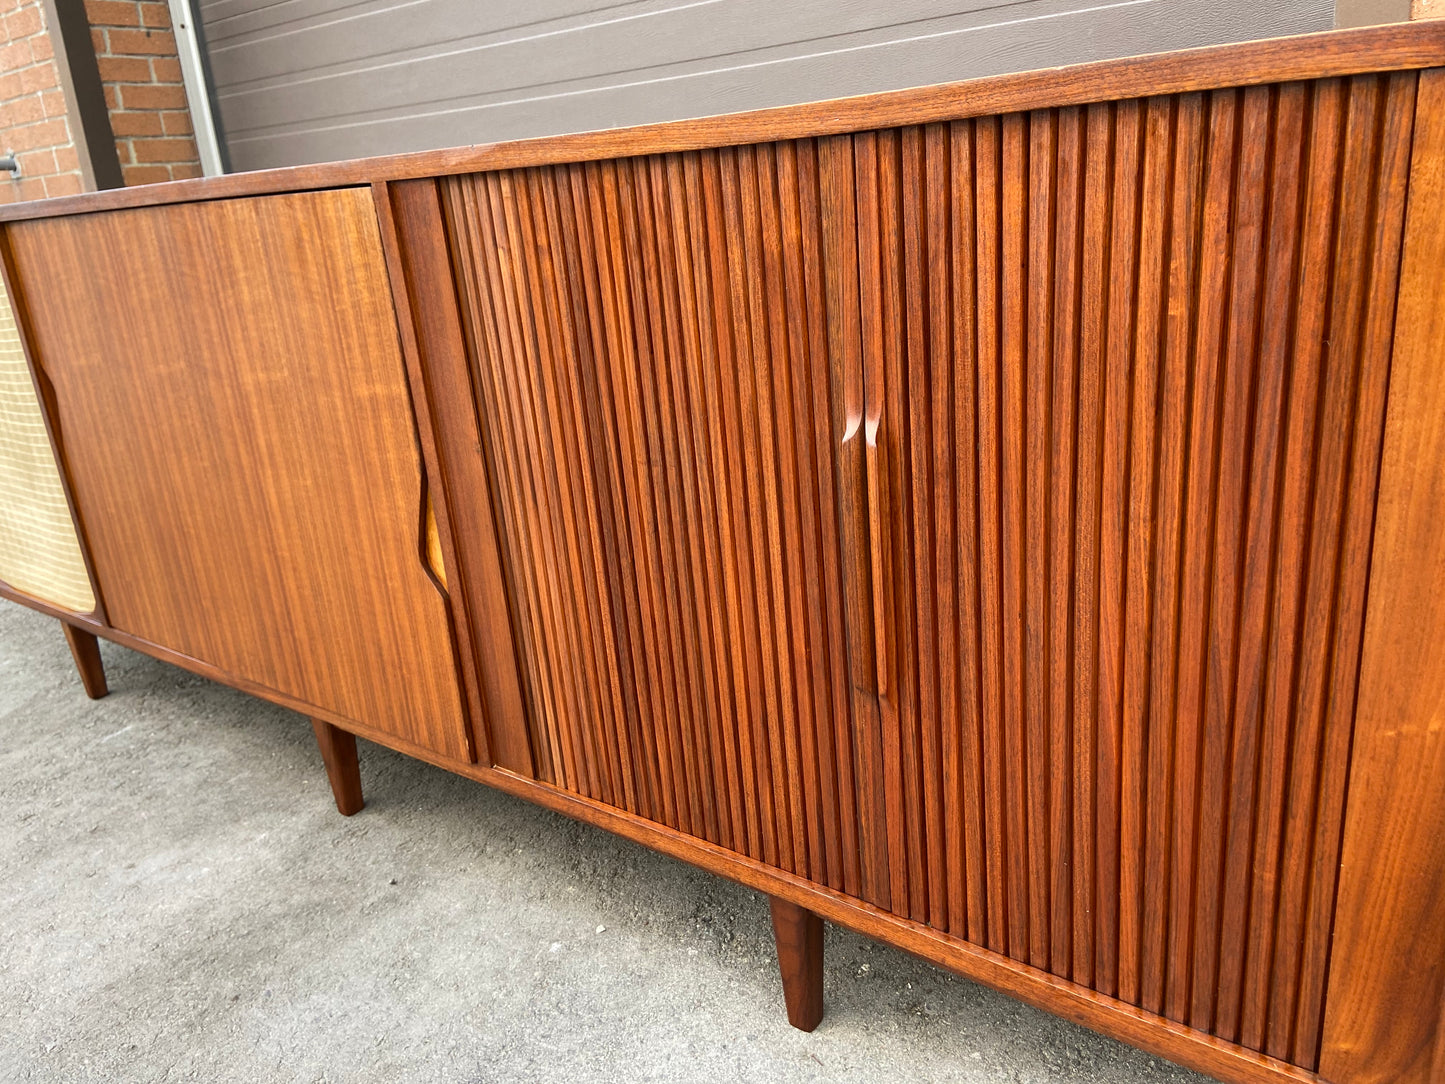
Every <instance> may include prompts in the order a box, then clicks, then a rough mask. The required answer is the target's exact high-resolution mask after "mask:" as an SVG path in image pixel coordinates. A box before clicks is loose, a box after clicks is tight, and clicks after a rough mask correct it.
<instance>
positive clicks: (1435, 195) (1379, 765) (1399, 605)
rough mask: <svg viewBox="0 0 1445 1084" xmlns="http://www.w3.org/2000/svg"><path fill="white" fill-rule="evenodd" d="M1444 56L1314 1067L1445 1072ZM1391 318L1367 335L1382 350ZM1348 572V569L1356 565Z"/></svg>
mask: <svg viewBox="0 0 1445 1084" xmlns="http://www.w3.org/2000/svg"><path fill="white" fill-rule="evenodd" d="M1442 208H1445V69H1435V70H1433V71H1430V72H1426V73H1424V74H1422V75H1421V77H1420V110H1419V112H1418V114H1417V122H1416V128H1415V139H1414V150H1413V154H1412V159H1411V163H1410V207H1409V212H1408V215H1407V219H1406V230H1405V246H1404V262H1403V265H1402V267H1401V271H1400V307H1399V311H1398V312H1397V313H1396V315H1395V326H1394V361H1393V365H1392V370H1391V376H1390V402H1389V413H1388V417H1387V421H1386V424H1385V450H1384V462H1383V464H1382V466H1381V475H1380V503H1379V511H1378V514H1377V519H1376V523H1375V537H1374V554H1373V557H1372V558H1371V560H1372V563H1373V566H1374V569H1375V571H1374V572H1373V574H1372V575H1371V577H1370V604H1369V615H1368V619H1367V622H1366V625H1365V635H1364V655H1363V659H1362V668H1363V669H1362V677H1361V680H1360V691H1359V706H1358V708H1357V712H1356V717H1355V740H1354V756H1353V763H1352V765H1351V768H1350V789H1349V806H1348V816H1347V818H1346V821H1345V840H1344V854H1343V857H1342V866H1341V871H1340V894H1339V906H1338V909H1337V910H1336V915H1335V935H1334V943H1333V950H1332V952H1331V955H1330V978H1329V990H1330V1000H1329V1008H1328V1012H1327V1014H1326V1017H1325V1035H1324V1052H1323V1054H1322V1056H1321V1059H1320V1070H1321V1073H1322V1075H1324V1076H1325V1077H1326V1078H1328V1079H1331V1080H1337V1081H1349V1082H1351V1084H1355V1082H1361V1084H1363V1082H1366V1081H1368V1082H1376V1081H1378V1082H1381V1084H1383V1082H1385V1081H1390V1082H1392V1084H1396V1082H1398V1084H1437V1082H1439V1081H1440V1080H1442V1079H1445V1060H1442V1054H1445V1052H1442V1049H1441V1047H1442V1043H1445V1028H1442V1021H1441V1008H1442V1003H1445V888H1442V886H1445V535H1442V533H1441V531H1440V521H1441V516H1442V514H1445V380H1442V379H1441V367H1440V363H1441V358H1442V356H1445V305H1442V297H1445V215H1442V213H1441V211H1442ZM1388 332H1389V327H1388V324H1385V323H1372V324H1371V325H1370V326H1368V327H1367V328H1366V329H1365V335H1366V336H1367V337H1368V338H1370V339H1371V340H1374V341H1375V342H1378V343H1379V344H1380V348H1381V349H1383V348H1385V347H1386V345H1387V344H1388V341H1389V340H1388ZM1358 574H1359V573H1357V575H1358Z"/></svg>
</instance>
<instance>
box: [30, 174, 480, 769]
mask: <svg viewBox="0 0 1445 1084" xmlns="http://www.w3.org/2000/svg"><path fill="white" fill-rule="evenodd" d="M6 232H7V236H8V241H9V245H10V249H11V253H12V255H13V261H14V270H15V281H16V284H17V294H18V295H19V300H20V306H21V307H22V308H23V310H24V313H25V317H26V325H27V330H28V333H29V337H30V345H31V348H32V352H33V355H34V361H35V364H36V367H37V369H38V370H40V371H41V372H42V373H43V376H44V379H45V380H47V381H48V383H49V385H50V386H51V387H52V388H53V391H54V415H55V420H56V422H57V431H58V438H59V444H60V449H61V454H62V457H63V460H64V463H65V466H66V468H67V472H68V476H69V479H70V482H71V487H72V492H73V495H74V498H75V502H76V505H77V507H78V510H79V512H80V515H81V517H82V519H83V521H84V522H85V523H86V525H87V541H88V543H89V546H90V552H91V557H92V560H93V563H94V567H95V572H96V578H97V581H98V583H99V585H100V590H101V592H102V594H103V597H104V599H105V604H106V614H107V617H108V619H109V622H110V624H111V625H113V626H114V627H115V628H116V629H118V630H120V631H121V632H124V633H128V634H130V635H132V636H135V637H139V638H140V639H142V640H145V641H148V642H150V643H152V644H156V645H160V646H161V647H164V648H167V649H169V650H171V651H175V652H178V653H180V654H182V655H185V656H189V657H190V658H193V659H196V660H199V661H201V662H203V663H206V664H208V665H210V666H213V667H216V668H218V669H219V670H221V671H222V672H223V673H224V674H226V675H227V676H228V677H229V678H230V679H232V680H235V681H237V682H239V683H241V684H242V685H243V687H244V686H245V685H246V684H250V685H253V686H257V687H260V688H261V689H264V690H269V691H271V692H275V693H279V694H282V696H283V697H284V698H286V702H288V703H293V704H294V705H295V706H297V707H299V708H302V709H303V710H306V709H312V710H315V711H316V712H317V713H318V714H321V715H323V716H325V717H327V718H328V719H331V720H334V721H337V722H341V723H342V724H343V725H345V724H346V723H348V722H349V723H354V724H359V726H361V727H363V728H374V729H375V730H377V731H380V732H383V733H385V734H388V735H393V736H395V737H396V738H399V739H401V740H403V741H405V742H408V743H411V744H413V745H416V746H421V747H424V748H426V749H430V750H433V751H434V752H436V753H439V754H442V755H444V756H448V757H452V758H456V759H462V760H466V759H469V758H470V737H469V735H468V732H467V724H466V720H465V718H464V717H463V710H462V704H461V697H460V693H459V691H458V683H457V669H456V662H455V659H454V653H453V645H452V639H451V627H450V624H449V620H448V613H447V599H446V597H445V594H444V589H443V587H442V585H441V584H440V583H439V582H438V581H437V578H436V576H435V574H434V573H433V571H432V570H431V569H430V568H429V567H428V565H427V562H426V559H425V556H424V552H425V542H424V534H425V528H424V514H423V510H424V503H425V499H426V491H425V484H424V480H423V473H422V465H421V459H420V454H419V451H418V446H417V431H416V423H415V420H414V418H413V414H412V408H411V403H410V399H409V393H408V389H407V380H406V371H405V368H404V366H403V363H402V354H401V349H400V346H399V339H398V331H397V323H396V318H395V315H394V312H393V309H392V298H391V293H390V290H389V287H388V283H387V278H386V271H385V265H384V262H383V259H382V248H381V241H380V234H379V230H378V225H377V218H376V213H375V210H374V209H373V203H372V197H371V194H370V192H369V191H368V190H366V189H351V190H334V191H322V192H311V193H304V194H297V195H279V196H267V197H257V198H247V199H232V200H219V201H213V202H199V203H181V204H172V205H163V206H156V207H149V208H142V209H136V210H121V211H113V212H102V213H95V214H84V215H72V216H67V217H59V218H53V219H44V220H37V221H29V222H18V223H14V224H11V225H9V226H8V227H6Z"/></svg>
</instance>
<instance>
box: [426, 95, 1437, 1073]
mask: <svg viewBox="0 0 1445 1084" xmlns="http://www.w3.org/2000/svg"><path fill="white" fill-rule="evenodd" d="M1415 82H1416V76H1415V75H1414V73H1402V74H1396V75H1366V76H1355V77H1352V78H1349V79H1345V80H1322V81H1316V82H1309V83H1302V82H1296V83H1284V84H1269V85H1259V86H1254V87H1250V88H1247V89H1244V90H1239V89H1222V90H1216V91H1211V92H1207V93H1190V94H1186V95H1170V96H1156V97H1152V98H1148V99H1138V100H1126V101H1119V102H1115V103H1103V104H1095V105H1090V106H1088V107H1086V108H1075V107H1065V108H1061V109H1037V110H1033V111H1031V112H1030V113H1027V114H1024V113H1011V114H1007V115H1004V116H1002V117H989V118H980V119H978V120H972V121H958V122H954V123H951V124H948V125H943V124H937V125H928V126H924V127H908V128H903V129H890V130H883V131H879V132H869V133H862V134H859V135H856V136H851V137H834V138H831V139H828V140H822V141H811V140H802V141H797V142H780V143H771V144H760V145H757V146H749V147H743V148H738V149H723V150H719V151H716V152H711V151H707V152H701V153H696V154H694V153H687V154H681V155H665V156H654V157H646V158H635V159H627V160H621V161H616V162H613V161H607V162H602V163H597V164H588V165H579V166H567V167H542V168H539V169H532V170H521V171H511V172H503V173H489V174H478V175H476V176H474V177H468V178H459V179H456V180H453V181H446V182H444V183H443V192H444V194H445V201H446V206H447V214H448V216H449V219H450V221H451V224H452V225H451V228H452V230H453V234H454V250H453V251H454V258H455V261H456V269H457V275H458V278H459V281H461V282H462V284H463V286H462V292H461V297H462V304H463V309H464V311H466V312H467V313H468V320H469V326H470V327H471V329H472V333H471V339H470V348H471V350H472V352H473V354H474V357H475V358H476V364H477V365H478V367H479V369H481V370H483V371H485V372H487V373H488V374H489V377H488V381H487V382H486V383H482V382H479V384H478V386H479V387H481V388H482V393H481V398H482V400H483V405H484V411H483V414H484V426H485V427H486V428H488V429H489V431H490V432H492V434H493V436H492V444H491V448H492V454H493V455H494V456H496V457H497V463H496V470H497V474H498V477H499V479H501V481H500V483H499V495H500V501H499V505H500V509H501V510H500V513H499V530H500V533H501V535H502V540H503V544H502V550H503V553H504V555H505V560H504V564H505V566H506V575H507V578H508V582H509V583H510V584H511V585H512V591H513V593H514V596H515V597H516V598H517V599H518V600H520V601H519V606H525V607H526V609H525V611H524V612H522V613H521V615H520V624H521V626H522V627H525V628H528V629H530V630H531V632H530V639H529V640H528V641H527V643H526V646H525V647H524V648H523V649H522V650H521V656H522V665H523V670H524V674H525V684H526V686H527V687H528V689H529V690H530V692H529V698H530V701H531V703H533V704H534V705H538V706H539V710H538V712H537V714H536V717H535V719H534V726H535V727H536V728H537V730H536V733H535V734H534V740H535V741H536V742H537V744H538V746H539V747H543V746H545V747H547V748H550V749H551V750H553V753H552V756H551V758H550V767H549V769H548V771H549V773H550V774H546V775H544V776H543V778H546V779H548V780H550V781H553V782H556V783H557V784H558V785H559V786H562V787H563V788H564V789H567V790H569V791H572V792H575V793H578V794H581V795H584V796H587V797H589V798H593V799H596V800H599V801H602V802H605V803H609V804H614V805H617V806H619V807H620V808H624V809H627V810H629V811H631V812H634V813H637V814H639V815H641V816H644V817H647V818H649V819H651V820H654V821H657V822H659V823H662V824H664V825H667V826H669V827H670V828H673V829H676V830H678V831H681V832H684V833H689V834H691V835H694V836H698V837H700V838H702V839H706V840H708V841H709V842H712V843H715V844H718V845H720V846H723V847H728V848H731V849H733V850H735V851H736V852H738V853H740V854H745V855H748V856H749V857H751V858H753V859H756V860H759V861H762V862H764V863H767V864H769V865H772V866H776V867H777V868H780V869H783V870H786V871H789V872H791V873H794V874H797V875H799V876H806V877H811V878H812V879H814V880H816V881H818V882H820V883H825V884H828V885H830V886H832V887H834V888H840V887H842V888H844V889H845V890H846V891H850V892H854V893H856V894H858V895H859V896H860V897H861V898H863V899H865V900H868V901H869V902H871V903H873V904H874V905H876V906H878V907H882V908H884V909H886V910H888V911H891V912H892V913H894V914H896V915H899V916H902V917H906V918H908V919H910V920H912V921H915V922H921V923H926V924H928V925H930V926H932V927H934V928H936V929H939V930H940V931H944V932H946V933H947V934H948V935H949V936H953V937H957V938H960V939H964V940H968V941H970V942H972V943H974V944H977V945H982V946H987V947H988V948H989V949H991V950H992V951H994V952H998V953H1001V954H1004V955H1006V956H1008V957H1010V958H1012V959H1015V960H1018V961H1020V962H1022V963H1027V964H1028V965H1030V966H1032V967H1035V968H1038V969H1042V970H1046V971H1050V972H1052V973H1054V974H1056V975H1058V976H1060V977H1062V978H1066V979H1070V980H1072V981H1076V982H1079V983H1081V984H1084V985H1088V986H1090V987H1091V988H1093V989H1095V990H1097V991H1099V992H1100V993H1102V994H1105V995H1108V996H1111V997H1116V998H1118V999H1119V1000H1120V1001H1122V1002H1124V1003H1127V1004H1130V1005H1134V1006H1138V1007H1139V1008H1141V1009H1144V1010H1147V1011H1150V1012H1155V1013H1159V1014H1161V1015H1164V1016H1167V1017H1169V1018H1171V1019H1174V1020H1176V1021H1178V1022H1180V1023H1183V1024H1188V1025H1189V1026H1191V1027H1193V1028H1196V1029H1198V1030H1200V1031H1203V1032H1207V1033H1209V1034H1213V1035H1217V1036H1219V1037H1221V1038H1222V1039H1225V1040H1228V1041H1231V1042H1238V1043H1240V1044H1241V1045H1243V1046H1245V1047H1248V1048H1250V1049H1253V1050H1258V1051H1262V1052H1267V1053H1269V1054H1270V1055H1272V1056H1275V1057H1279V1058H1281V1059H1286V1060H1290V1061H1293V1062H1294V1063H1295V1064H1298V1065H1301V1066H1304V1067H1305V1068H1313V1067H1314V1066H1315V1064H1316V1063H1317V1058H1318V1046H1319V1034H1320V1026H1321V1020H1322V1013H1323V1006H1324V977H1325V974H1326V962H1327V955H1328V939H1329V934H1330V928H1331V921H1332V918H1333V907H1332V899H1333V892H1334V877H1333V874H1332V872H1331V861H1332V854H1333V848H1334V847H1335V846H1336V845H1337V841H1338V839H1339V834H1340V830H1341V823H1342V816H1343V808H1344V807H1343V800H1342V793H1341V790H1340V788H1341V786H1342V785H1343V779H1344V773H1345V769H1346V766H1347V763H1348V756H1349V749H1348V739H1347V728H1348V718H1349V697H1350V695H1351V692H1352V690H1353V688H1354V683H1355V674H1356V658H1357V654H1358V642H1359V635H1360V628H1361V624H1362V621H1363V612H1364V611H1363V596H1362V594H1361V590H1360V589H1361V587H1362V584H1361V583H1360V582H1359V578H1358V571H1357V570H1352V566H1350V565H1349V559H1350V554H1352V553H1353V552H1355V549H1354V548H1355V547H1357V546H1358V545H1359V544H1360V542H1359V540H1360V539H1361V537H1363V536H1364V535H1365V534H1367V533H1368V529H1369V524H1370V521H1371V517H1372V514H1373V495H1374V493H1375V490H1376V479H1377V462H1378V449H1379V442H1380V439H1381V430H1382V424H1383V422H1382V416H1381V413H1380V403H1381V402H1382V401H1383V393H1384V386H1385V379H1386V375H1387V372H1388V363H1389V358H1388V353H1387V347H1388V343H1387V339H1386V338H1384V337H1382V336H1381V335H1380V334H1378V333H1376V332H1373V331H1372V330H1371V329H1373V328H1378V327H1379V326H1381V322H1382V321H1387V319H1388V316H1389V314H1390V313H1391V312H1392V311H1393V303H1394V296H1395V278H1394V274H1395V272H1394V266H1395V258H1396V254H1397V252H1398V246H1399V237H1400V232H1401V228H1402V223H1403V216H1404V202H1403V193H1404V189H1405V180H1406V177H1405V162H1406V159H1405V156H1404V148H1405V147H1406V146H1407V145H1408V139H1409V132H1410V126H1411V117H1412V111H1413V108H1414V93H1415ZM1345 206H1348V207H1352V208H1356V211H1355V213H1353V214H1343V213H1341V212H1340V210H1339V208H1341V207H1345ZM860 509H865V510H866V512H864V513H863V514H861V515H860V513H859V510H860ZM619 583H620V584H625V585H633V586H634V587H635V591H636V593H635V595H631V596H629V595H628V594H627V593H626V592H619V591H618V590H617V586H616V585H617V584H619ZM840 717H841V718H842V719H844V720H846V721H847V723H848V725H847V727H846V729H844V730H841V731H840V730H839V729H838V727H837V725H836V724H837V721H838V719H839V718H840ZM624 736H625V741H626V745H625V746H624V744H623V741H624ZM624 748H625V750H626V752H625V756H619V755H618V754H619V753H620V752H621V751H622V750H624ZM619 773H620V774H619ZM609 795H610V797H609ZM629 795H631V796H632V797H630V798H629ZM1332 841H1334V842H1332ZM855 868H856V870H857V878H858V880H857V882H856V884H857V887H856V888H854V887H851V885H852V881H851V878H852V877H853V870H854V869H855Z"/></svg>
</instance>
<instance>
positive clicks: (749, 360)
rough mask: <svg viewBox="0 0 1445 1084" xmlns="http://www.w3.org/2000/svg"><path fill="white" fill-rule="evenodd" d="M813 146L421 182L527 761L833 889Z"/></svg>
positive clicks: (827, 412) (822, 341)
mask: <svg viewBox="0 0 1445 1084" xmlns="http://www.w3.org/2000/svg"><path fill="white" fill-rule="evenodd" d="M820 161H821V159H820V154H819V148H818V146H817V145H816V144H815V143H813V142H812V141H807V140H805V141H801V142H798V143H785V144H778V145H762V146H758V147H742V148H736V149H726V150H721V151H704V152H700V153H693V154H684V155H667V156H658V157H651V158H637V159H628V160H621V161H602V162H596V163H588V164H585V165H573V166H557V167H546V168H540V169H533V170H524V171H517V172H506V173H493V174H480V175H476V176H470V177H462V178H457V179H453V180H447V181H445V182H443V192H444V202H445V206H446V210H447V215H448V218H449V222H450V231H451V236H452V247H453V258H454V261H455V264H456V273H457V280H458V282H459V283H460V284H461V290H460V293H461V296H462V301H463V310H464V318H465V320H466V322H467V325H468V333H469V336H470V349H471V353H472V358H473V364H474V365H475V367H476V381H475V385H476V387H477V389H478V395H479V398H480V399H481V414H482V417H483V421H484V426H485V428H486V429H487V430H488V434H489V435H488V443H489V457H490V459H491V462H492V468H493V484H494V487H495V494H494V496H495V500H496V504H497V508H498V520H499V524H500V534H501V536H502V549H503V562H504V565H505V570H506V575H507V577H508V580H509V583H510V586H511V591H512V595H513V598H514V600H515V606H516V618H515V620H516V625H517V631H518V636H519V640H520V642H521V645H522V650H521V652H520V653H521V656H522V660H523V664H522V665H523V671H524V685H525V687H526V695H527V697H528V700H529V708H530V710H529V715H530V716H531V725H532V726H533V727H534V734H533V738H534V745H535V747H536V748H537V749H538V750H541V751H542V753H541V755H540V757H539V761H540V762H541V763H540V770H541V771H542V774H543V776H544V777H545V778H547V779H548V780H549V781H551V782H554V783H556V784H557V785H559V786H562V787H564V788H566V789H569V790H572V791H575V792H577V793H581V794H586V795H588V796H590V797H593V798H597V799H599V800H601V801H604V802H608V803H610V804H614V805H618V806H620V807H622V808H626V809H629V810H631V811H633V812H636V813H639V814H641V815H642V816H645V817H649V818H651V819H653V820H655V821H658V822H661V823H664V824H667V825H669V826H672V827H674V828H678V829H680V830H682V831H685V832H689V833H691V834H693V835H696V836H700V837H702V838H705V839H708V840H710V841H712V842H715V843H718V844H720V845H721V846H724V847H728V848H731V849H733V850H736V851H738V852H740V853H744V854H747V855H750V856H752V857H755V858H758V859H760V860H762V861H765V862H768V863H770V864H773V865H776V866H779V867H781V868H784V869H787V870H791V871H795V872H797V873H799V874H801V875H804V876H807V877H809V878H811V879H813V880H816V881H819V882H822V883H826V884H829V885H832V886H834V887H836V888H838V889H841V890H845V891H849V892H852V893H857V892H858V891H859V860H858V842H857V827H856V818H855V815H854V813H853V806H854V783H853V776H854V769H853V763H852V758H853V750H852V736H851V730H850V725H849V718H850V713H849V708H848V704H849V697H850V695H851V694H850V689H849V686H848V681H847V675H846V671H845V661H844V660H845V647H844V643H843V635H844V634H843V627H844V620H843V609H842V607H843V601H842V586H841V579H842V571H841V561H842V557H841V541H840V536H839V530H838V526H837V524H838V509H837V500H838V498H837V492H838V478H837V472H838V464H837V463H836V462H835V459H836V452H835V448H836V447H837V438H836V433H837V431H838V429H839V427H840V425H841V424H842V419H841V407H840V401H839V394H840V393H839V392H838V391H837V388H836V385H837V384H838V381H839V379H840V377H839V373H838V372H837V370H836V367H834V366H832V365H831V364H830V362H829V356H830V354H829V346H828V341H829V340H828V335H829V329H828V311H829V310H828V307H829V298H828V296H827V290H826V289H825V284H824V256H825V222H824V218H825V206H824V203H825V201H824V195H823V193H824V189H825V183H824V179H823V177H822V173H821V170H822V169H823V168H824V167H823V166H822V165H820Z"/></svg>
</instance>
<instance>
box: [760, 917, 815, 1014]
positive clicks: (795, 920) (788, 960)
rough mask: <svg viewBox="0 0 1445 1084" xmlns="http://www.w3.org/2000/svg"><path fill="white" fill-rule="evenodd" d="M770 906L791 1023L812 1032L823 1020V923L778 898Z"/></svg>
mask: <svg viewBox="0 0 1445 1084" xmlns="http://www.w3.org/2000/svg"><path fill="white" fill-rule="evenodd" d="M769 903H770V904H771V905H772V910H773V937H774V938H775V939H776V941H777V943H778V970H779V971H781V972H782V974H783V1000H784V1001H785V1002H787V1005H788V1023H790V1024H792V1025H793V1027H795V1028H798V1029H799V1030H800V1031H812V1030H813V1029H814V1028H815V1027H817V1026H818V1022H819V1021H820V1020H822V1019H823V920H822V919H821V918H819V917H818V916H817V915H815V914H813V912H812V911H808V910H805V909H804V908H802V907H799V906H797V905H796V904H792V903H789V902H788V901H787V900H780V899H778V898H777V897H775V896H774V897H770V898H769Z"/></svg>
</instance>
